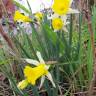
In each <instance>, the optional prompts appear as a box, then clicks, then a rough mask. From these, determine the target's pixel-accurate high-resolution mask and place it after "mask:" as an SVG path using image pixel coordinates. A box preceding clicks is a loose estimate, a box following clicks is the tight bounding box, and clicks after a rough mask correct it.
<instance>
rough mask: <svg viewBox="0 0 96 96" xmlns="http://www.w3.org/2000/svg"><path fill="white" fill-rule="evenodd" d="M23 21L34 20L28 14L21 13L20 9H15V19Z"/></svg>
mask: <svg viewBox="0 0 96 96" xmlns="http://www.w3.org/2000/svg"><path fill="white" fill-rule="evenodd" d="M19 20H20V21H23V22H31V21H32V20H31V19H30V18H29V17H28V16H25V15H23V14H21V13H20V12H19V11H18V10H17V11H15V14H14V21H15V22H16V21H19Z"/></svg>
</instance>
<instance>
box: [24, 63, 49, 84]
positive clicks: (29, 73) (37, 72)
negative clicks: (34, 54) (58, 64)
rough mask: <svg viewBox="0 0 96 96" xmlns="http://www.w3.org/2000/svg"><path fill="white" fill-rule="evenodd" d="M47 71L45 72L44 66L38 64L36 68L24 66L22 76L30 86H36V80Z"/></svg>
mask: <svg viewBox="0 0 96 96" xmlns="http://www.w3.org/2000/svg"><path fill="white" fill-rule="evenodd" d="M47 73H48V71H47V70H46V66H45V64H39V65H38V66H37V67H34V68H32V67H30V66H26V67H25V69H24V75H25V77H26V79H27V80H28V82H29V83H30V84H32V85H35V84H36V80H37V79H39V78H40V77H41V76H43V75H46V74H47Z"/></svg>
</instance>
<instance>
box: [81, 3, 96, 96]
mask: <svg viewBox="0 0 96 96" xmlns="http://www.w3.org/2000/svg"><path fill="white" fill-rule="evenodd" d="M83 11H84V12H85V17H86V19H87V23H88V31H89V32H90V39H91V47H92V53H93V78H92V80H91V82H90V86H89V92H88V93H89V94H88V96H92V93H93V92H92V90H93V87H94V85H95V83H96V60H95V46H94V33H93V29H92V20H91V13H90V12H89V8H88V6H87V5H86V3H85V9H83Z"/></svg>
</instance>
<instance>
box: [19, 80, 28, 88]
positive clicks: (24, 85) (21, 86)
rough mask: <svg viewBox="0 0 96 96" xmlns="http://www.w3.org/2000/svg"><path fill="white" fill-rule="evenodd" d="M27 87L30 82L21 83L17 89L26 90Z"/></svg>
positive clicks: (23, 81)
mask: <svg viewBox="0 0 96 96" xmlns="http://www.w3.org/2000/svg"><path fill="white" fill-rule="evenodd" d="M27 85H28V81H27V80H22V81H21V82H19V83H18V85H17V87H18V88H19V89H24V88H26V87H27Z"/></svg>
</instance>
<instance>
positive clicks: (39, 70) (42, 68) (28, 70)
mask: <svg viewBox="0 0 96 96" xmlns="http://www.w3.org/2000/svg"><path fill="white" fill-rule="evenodd" d="M37 57H38V59H39V62H38V61H37V60H33V59H25V61H26V62H28V63H30V64H33V65H35V66H36V67H30V66H25V68H24V76H25V80H23V81H21V82H19V84H18V88H20V89H24V88H26V87H27V85H28V84H32V85H35V84H36V81H37V79H39V78H40V77H41V83H40V87H39V88H41V87H42V85H43V83H44V80H45V76H47V77H48V79H49V80H50V81H51V83H52V85H53V87H56V86H55V83H54V81H53V78H52V76H51V74H50V72H49V71H48V69H49V67H50V66H49V65H46V64H45V62H44V60H43V58H42V56H41V54H40V52H37Z"/></svg>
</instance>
